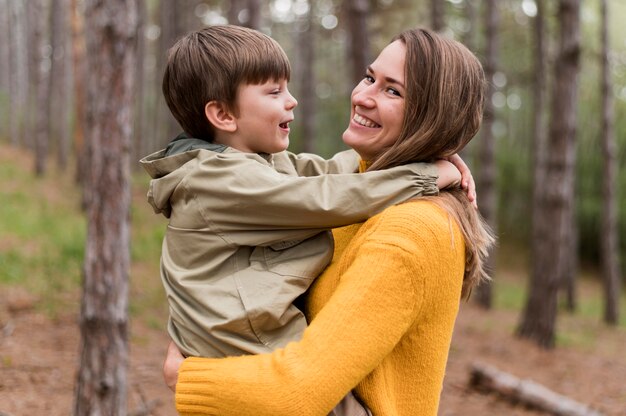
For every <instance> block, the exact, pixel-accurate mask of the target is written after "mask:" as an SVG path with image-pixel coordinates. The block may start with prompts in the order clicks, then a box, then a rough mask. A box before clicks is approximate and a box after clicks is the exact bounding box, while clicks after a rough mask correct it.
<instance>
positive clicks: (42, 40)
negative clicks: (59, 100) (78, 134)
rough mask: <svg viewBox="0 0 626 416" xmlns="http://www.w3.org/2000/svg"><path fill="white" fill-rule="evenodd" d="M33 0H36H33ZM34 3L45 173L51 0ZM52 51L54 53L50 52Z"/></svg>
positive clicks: (39, 164) (38, 156) (38, 162)
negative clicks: (49, 5)
mask: <svg viewBox="0 0 626 416" xmlns="http://www.w3.org/2000/svg"><path fill="white" fill-rule="evenodd" d="M31 1H33V0H31ZM37 3H38V4H34V6H35V7H33V14H32V18H33V20H34V24H35V26H36V29H34V32H33V45H35V51H34V54H35V57H34V61H33V62H34V63H35V64H36V66H35V67H34V68H33V70H34V72H33V74H34V75H35V77H34V84H35V89H36V91H37V93H36V97H37V100H36V106H35V108H36V113H35V114H36V115H35V175H37V176H43V174H44V173H45V171H46V161H47V159H48V147H49V142H50V98H51V97H50V91H51V90H52V88H51V85H50V83H51V81H52V79H51V78H50V67H51V60H52V55H51V54H49V53H47V52H45V51H46V50H47V49H48V48H46V46H47V45H49V41H48V36H49V30H48V29H49V23H50V15H49V14H48V13H50V8H49V7H47V2H41V1H37ZM48 55H50V56H48Z"/></svg>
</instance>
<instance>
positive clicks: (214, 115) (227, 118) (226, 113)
mask: <svg viewBox="0 0 626 416" xmlns="http://www.w3.org/2000/svg"><path fill="white" fill-rule="evenodd" d="M204 114H205V115H206V118H207V119H208V120H209V123H211V124H212V125H213V127H215V128H216V129H217V130H221V131H225V132H228V133H234V132H235V131H236V130H237V117H235V115H234V114H233V113H232V112H231V111H230V110H229V109H228V108H227V107H226V106H225V105H224V103H222V102H220V101H209V102H208V103H207V105H205V106H204Z"/></svg>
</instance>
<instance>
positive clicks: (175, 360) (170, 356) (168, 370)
mask: <svg viewBox="0 0 626 416" xmlns="http://www.w3.org/2000/svg"><path fill="white" fill-rule="evenodd" d="M184 360H185V357H184V356H183V354H182V353H181V352H180V350H179V349H178V347H177V346H176V344H174V342H173V341H170V345H168V346H167V355H166V356H165V362H164V363H163V378H164V379H165V384H167V387H169V388H170V390H172V391H173V392H174V393H176V382H177V381H178V369H179V368H180V365H181V364H182V363H183V361H184Z"/></svg>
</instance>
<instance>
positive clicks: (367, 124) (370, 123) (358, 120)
mask: <svg viewBox="0 0 626 416" xmlns="http://www.w3.org/2000/svg"><path fill="white" fill-rule="evenodd" d="M352 120H354V121H355V122H356V123H357V124H360V125H361V126H364V127H371V128H378V127H380V125H378V124H376V123H374V122H373V121H372V120H369V119H367V118H365V117H362V116H360V115H358V114H355V115H354V117H353V118H352Z"/></svg>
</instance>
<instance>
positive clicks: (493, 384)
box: [469, 363, 603, 416]
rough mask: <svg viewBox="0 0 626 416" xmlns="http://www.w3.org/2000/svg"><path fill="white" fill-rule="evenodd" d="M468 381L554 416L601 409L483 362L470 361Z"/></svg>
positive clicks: (585, 415)
mask: <svg viewBox="0 0 626 416" xmlns="http://www.w3.org/2000/svg"><path fill="white" fill-rule="evenodd" d="M469 384H470V387H473V388H476V389H478V390H483V391H488V392H492V391H495V392H497V393H499V394H500V395H501V396H502V397H504V398H507V399H509V400H511V401H515V402H520V403H523V404H525V405H527V406H529V407H533V408H536V409H539V410H543V411H546V412H549V413H552V414H554V415H557V416H603V415H602V413H599V412H598V411H596V410H593V409H591V408H590V407H588V406H586V405H584V404H581V403H578V402H576V401H574V400H572V399H570V398H569V397H566V396H562V395H560V394H558V393H555V392H553V391H551V390H549V389H547V388H546V387H544V386H542V385H541V384H538V383H535V382H534V381H532V380H520V379H519V378H517V377H515V376H513V375H511V374H509V373H505V372H503V371H500V370H498V369H496V368H494V367H492V366H489V365H486V364H480V363H474V364H473V365H472V368H471V372H470V381H469Z"/></svg>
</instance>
